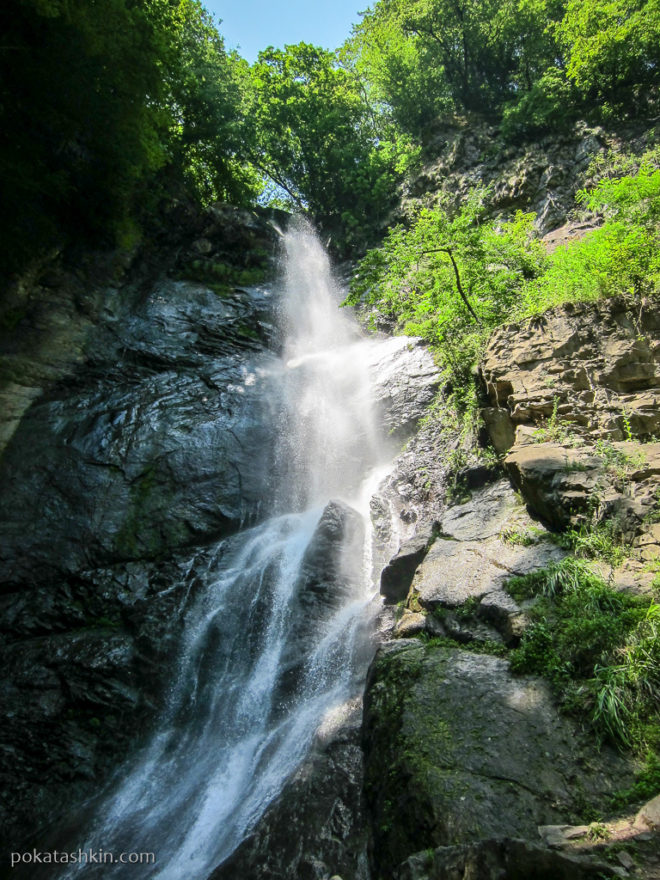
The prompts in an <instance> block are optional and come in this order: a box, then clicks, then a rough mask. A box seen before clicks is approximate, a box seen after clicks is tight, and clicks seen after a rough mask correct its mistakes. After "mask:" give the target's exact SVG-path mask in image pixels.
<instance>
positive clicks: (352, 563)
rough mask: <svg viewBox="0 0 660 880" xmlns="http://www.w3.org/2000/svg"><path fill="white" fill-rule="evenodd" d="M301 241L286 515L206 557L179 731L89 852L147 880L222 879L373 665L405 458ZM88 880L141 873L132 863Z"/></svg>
mask: <svg viewBox="0 0 660 880" xmlns="http://www.w3.org/2000/svg"><path fill="white" fill-rule="evenodd" d="M284 244H285V249H286V280H285V285H284V293H283V298H282V306H281V324H282V328H283V344H282V358H281V361H280V363H279V365H278V366H277V368H275V369H273V370H270V371H268V373H267V374H265V373H264V374H262V375H261V377H260V380H259V381H261V382H262V383H263V394H264V396H266V397H267V401H268V404H269V408H270V411H271V414H272V418H274V419H277V420H278V424H279V426H280V442H279V448H278V450H277V460H278V466H277V468H276V473H275V475H274V477H273V479H272V485H271V486H270V487H269V491H271V492H272V495H273V497H272V499H271V505H272V507H273V510H274V515H273V517H272V518H270V519H268V520H267V521H265V522H264V523H262V524H261V525H259V526H257V527H255V528H251V529H249V530H246V531H244V532H242V533H240V534H239V535H237V536H234V537H233V538H231V539H228V540H225V541H223V542H221V543H220V544H218V545H217V547H215V548H214V549H213V550H212V551H211V552H208V553H206V557H205V558H206V577H205V586H204V589H203V591H201V594H200V596H199V598H198V599H197V600H196V602H195V603H194V604H193V606H192V608H191V610H190V612H189V614H188V616H187V619H186V621H185V626H184V628H183V633H182V648H181V654H180V657H179V658H178V669H179V673H178V678H177V680H176V683H175V685H174V687H173V690H172V693H171V696H170V700H169V708H168V711H167V713H166V716H165V718H164V719H163V721H162V725H161V729H160V731H159V732H158V733H157V735H156V736H155V737H154V738H153V741H152V742H151V744H150V746H149V747H148V748H147V749H146V750H145V751H144V753H143V754H141V755H140V756H139V758H138V759H137V761H136V762H134V764H133V765H132V766H130V767H129V768H128V769H127V772H126V775H125V778H124V781H123V782H122V783H121V785H119V787H118V789H117V790H116V791H115V792H114V793H113V794H112V795H111V796H110V798H109V799H108V800H106V802H105V803H104V805H103V807H102V809H100V810H99V812H98V815H97V817H96V819H95V823H94V827H93V829H92V831H91V833H90V835H89V837H88V840H87V846H91V847H93V848H97V849H98V848H99V847H102V848H103V849H104V850H105V851H115V852H120V851H124V852H154V853H156V856H157V861H156V864H155V865H152V866H145V865H141V866H140V876H141V877H143V878H153V880H182V878H186V880H204V878H206V877H207V876H208V875H209V873H210V872H211V871H212V870H213V868H214V867H216V866H217V865H218V864H220V863H221V862H222V861H223V860H224V859H225V858H226V857H227V856H228V855H229V854H230V853H231V852H232V851H233V849H235V847H236V846H237V845H238V844H239V843H240V841H241V840H242V839H243V837H244V836H245V834H246V833H247V832H248V831H249V830H250V828H251V827H252V826H253V825H254V823H255V822H256V820H257V819H258V818H259V817H260V815H261V814H262V813H263V811H264V809H265V808H266V806H267V805H268V804H269V803H270V802H271V801H272V800H273V798H274V797H275V796H276V795H277V794H278V793H279V791H280V790H281V789H282V786H283V784H284V782H285V781H286V779H287V778H288V777H289V776H290V775H291V773H292V772H293V770H294V769H295V768H296V766H297V765H298V764H299V763H300V761H301V760H302V758H303V757H304V755H305V753H306V751H307V750H308V748H309V745H310V743H311V741H312V738H313V735H314V732H315V730H316V729H317V728H318V726H319V724H320V723H321V722H322V720H323V718H324V716H326V715H327V714H328V713H330V712H332V711H333V710H334V709H336V707H338V706H341V705H342V704H344V703H345V702H346V701H347V700H348V699H350V698H351V697H352V696H354V695H355V694H356V693H357V691H358V689H359V686H360V682H361V680H362V678H363V676H364V672H365V669H366V663H367V662H368V649H365V646H366V645H368V622H369V616H368V614H367V611H366V609H367V605H368V602H369V599H370V596H371V595H372V593H373V587H372V584H371V583H370V577H369V575H368V574H367V572H369V571H370V564H369V562H370V560H369V548H370V538H369V536H368V534H367V535H366V537H365V530H364V523H365V522H366V521H367V520H368V517H367V516H366V514H367V511H368V501H369V497H370V490H372V489H374V488H375V484H376V483H377V482H378V476H379V473H382V469H383V467H382V466H383V462H384V461H385V460H386V458H387V450H386V449H385V446H384V444H383V443H382V442H381V441H380V439H379V435H378V430H377V428H376V423H375V419H374V415H373V408H372V406H371V402H370V401H371V395H370V384H369V370H368V357H369V351H370V346H372V345H373V343H369V342H366V341H364V340H361V339H360V338H359V336H358V334H357V332H356V330H355V329H354V327H353V325H352V324H351V322H350V319H349V318H348V317H347V316H346V315H345V314H343V313H342V312H341V311H340V310H339V309H338V299H339V296H340V291H339V290H338V289H337V288H336V287H335V285H334V283H333V281H332V277H331V273H330V269H329V264H328V260H327V257H326V255H325V253H324V251H323V249H322V248H321V246H320V244H319V243H318V241H317V240H316V238H315V237H314V235H313V234H312V233H311V232H310V230H309V229H307V228H305V227H303V226H299V227H297V228H295V229H293V230H292V231H290V232H289V233H287V234H286V236H285V239H284ZM379 469H380V470H379ZM356 510H357V511H359V512H356ZM79 868H80V866H79ZM81 871H84V872H85V876H102V877H104V878H105V877H112V878H114V877H121V878H123V877H129V876H130V877H134V876H135V867H134V866H131V865H128V866H127V865H120V864H116V865H108V864H104V865H103V866H102V868H101V869H100V872H99V874H98V875H95V874H94V873H92V872H93V868H90V866H89V865H84V866H82V867H81ZM62 876H63V877H67V878H68V877H74V876H78V871H77V870H76V869H72V868H69V869H68V871H67V872H65V873H64V874H63V875H62Z"/></svg>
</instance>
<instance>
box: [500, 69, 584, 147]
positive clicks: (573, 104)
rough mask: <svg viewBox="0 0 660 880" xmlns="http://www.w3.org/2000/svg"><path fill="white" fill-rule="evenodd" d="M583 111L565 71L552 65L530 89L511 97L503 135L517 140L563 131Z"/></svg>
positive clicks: (504, 117)
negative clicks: (548, 132) (512, 98)
mask: <svg viewBox="0 0 660 880" xmlns="http://www.w3.org/2000/svg"><path fill="white" fill-rule="evenodd" d="M578 113H579V106H578V105H577V101H576V99H575V89H574V87H573V86H572V84H571V82H570V81H569V80H568V79H567V77H566V74H565V72H564V71H563V70H562V69H560V68H556V67H550V68H548V70H546V71H545V73H544V74H543V75H542V76H541V77H540V79H538V80H536V82H534V83H533V84H532V85H531V87H530V88H529V90H528V91H526V92H524V93H523V94H522V95H520V96H519V97H517V98H516V99H515V100H513V101H510V102H509V103H508V104H507V105H506V107H505V108H504V110H503V112H502V129H501V131H502V136H503V137H504V138H505V139H506V140H515V139H516V138H520V137H522V136H525V137H527V136H530V135H535V134H543V133H545V132H547V131H550V130H553V131H557V130H559V131H561V130H562V129H566V128H568V127H569V126H570V125H571V123H573V122H574V120H575V118H576V117H577V115H578Z"/></svg>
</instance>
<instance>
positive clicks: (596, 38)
mask: <svg viewBox="0 0 660 880" xmlns="http://www.w3.org/2000/svg"><path fill="white" fill-rule="evenodd" d="M558 35H559V39H560V43H561V45H562V47H563V48H564V51H565V53H566V57H567V62H568V63H567V68H566V69H567V74H568V76H569V78H570V79H571V80H572V81H573V82H574V83H575V85H576V86H577V88H578V89H579V90H580V92H581V93H582V94H583V95H584V96H585V98H587V99H588V100H589V101H590V102H593V103H594V104H596V103H597V102H598V103H600V105H601V110H602V111H604V112H605V114H606V115H607V114H608V113H613V112H620V111H621V110H624V111H625V112H630V111H631V109H635V110H647V109H648V104H649V100H650V99H651V97H652V93H651V92H650V91H649V89H650V88H651V87H653V86H657V84H658V78H659V76H660V3H658V0H568V3H567V5H566V13H565V15H564V18H563V20H562V22H561V24H560V26H559V28H558Z"/></svg>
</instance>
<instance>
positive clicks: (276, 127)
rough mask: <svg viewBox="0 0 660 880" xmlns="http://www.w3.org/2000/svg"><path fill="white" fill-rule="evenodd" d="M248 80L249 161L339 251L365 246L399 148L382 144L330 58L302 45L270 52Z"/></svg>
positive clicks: (386, 203)
mask: <svg viewBox="0 0 660 880" xmlns="http://www.w3.org/2000/svg"><path fill="white" fill-rule="evenodd" d="M252 75H253V79H252V83H253V89H254V104H253V106H252V107H251V109H250V116H251V118H252V124H253V136H254V140H255V143H256V149H255V152H254V154H253V160H254V164H255V165H256V166H257V167H258V168H259V169H260V170H261V171H262V172H263V173H264V174H265V175H266V176H267V177H269V178H270V179H271V180H273V181H274V182H275V183H276V184H277V185H278V186H279V187H280V188H281V190H283V191H284V192H286V193H287V194H288V197H289V199H290V201H291V203H292V204H293V205H294V206H295V207H296V208H297V209H299V210H308V211H309V212H310V213H311V214H312V216H313V218H314V219H315V221H316V222H317V223H318V224H319V225H320V226H321V228H322V229H323V230H325V231H326V232H329V233H331V234H332V235H333V236H334V238H335V244H336V245H338V246H339V247H340V249H341V248H342V247H345V246H346V245H347V244H348V243H349V241H350V242H351V243H352V244H354V245H357V246H360V245H361V244H364V242H366V241H368V239H369V237H370V235H372V234H373V231H374V229H375V228H377V227H378V224H379V222H380V221H381V220H382V219H383V218H385V217H386V215H387V212H388V210H389V209H390V208H391V206H392V203H393V200H394V197H395V183H396V179H397V175H398V171H397V169H398V168H401V165H402V162H403V163H404V164H405V158H406V150H405V145H404V146H403V147H402V146H401V144H400V143H398V142H393V141H388V140H387V132H386V131H384V130H383V128H382V127H379V119H378V117H377V115H376V111H375V109H374V108H373V107H372V106H370V105H369V103H368V101H367V100H366V96H365V93H364V91H363V90H362V89H361V87H360V83H359V81H358V80H357V78H356V76H355V75H354V74H353V73H352V72H351V71H350V70H348V69H346V68H345V67H342V66H341V65H340V64H339V62H338V60H337V58H336V56H335V55H334V53H331V52H328V51H326V50H324V49H320V48H318V47H315V46H311V45H309V44H307V43H300V44H298V45H297V46H287V47H286V48H285V49H284V50H278V49H268V50H266V51H265V52H262V53H261V54H260V55H259V60H258V61H257V63H256V64H255V65H254V67H253V69H252Z"/></svg>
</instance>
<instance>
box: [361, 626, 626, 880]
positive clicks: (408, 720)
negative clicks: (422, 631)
mask: <svg viewBox="0 0 660 880" xmlns="http://www.w3.org/2000/svg"><path fill="white" fill-rule="evenodd" d="M363 742H364V748H365V760H366V764H365V791H366V796H367V803H368V806H369V810H370V815H371V823H372V832H373V841H372V848H371V858H372V862H373V865H374V868H375V872H376V875H377V876H391V875H392V874H393V872H394V871H395V870H396V868H397V867H398V866H399V865H400V864H401V863H402V862H403V861H404V860H405V859H407V858H408V857H409V856H410V854H411V853H416V852H419V851H420V850H428V849H429V848H431V849H435V848H437V847H449V846H457V845H462V844H468V843H469V844H475V843H477V842H479V841H485V840H488V839H491V838H501V837H516V838H526V839H530V840H532V839H535V838H536V837H537V830H536V829H537V826H538V825H548V824H560V823H561V822H565V821H566V820H567V819H568V820H569V821H570V820H571V819H572V817H573V816H574V815H575V814H576V813H577V811H578V810H582V809H583V808H584V801H585V799H586V801H587V802H591V803H592V804H594V805H597V804H598V803H603V802H604V799H605V797H606V796H607V795H608V793H611V786H612V782H611V781H610V780H611V779H612V777H613V776H615V775H616V776H617V777H618V780H621V779H622V778H627V777H626V767H627V765H626V762H625V761H624V760H623V759H622V758H621V757H619V756H618V755H616V754H615V753H613V752H611V751H609V750H607V749H604V750H603V751H602V752H601V753H598V752H596V751H595V750H594V748H593V743H592V742H591V740H589V739H588V738H587V737H586V736H585V735H584V734H583V733H582V732H581V730H580V728H579V725H576V724H575V723H574V722H572V721H571V720H569V719H567V718H564V717H561V716H559V715H558V713H557V710H556V707H555V704H554V700H553V699H552V697H551V695H550V692H549V690H548V687H547V685H546V684H545V683H544V682H542V681H541V680H539V679H536V678H531V677H514V676H512V675H511V674H510V672H509V668H508V663H507V662H506V661H505V660H502V659H499V658H496V657H492V656H488V655H484V654H475V653H467V652H463V651H460V650H458V649H451V648H445V647H434V646H433V645H432V644H431V645H429V646H424V645H420V643H419V642H418V641H417V640H403V639H402V640H399V641H396V642H392V643H389V644H386V645H383V646H381V648H380V649H379V650H378V653H377V655H376V658H375V660H374V663H373V665H372V668H371V670H370V673H369V679H368V684H367V692H366V699H365V721H364V733H363ZM532 849H534V848H533V847H532ZM402 876H414V875H409V874H404V875H402ZM420 876H424V875H420ZM430 876H431V877H435V876H439V877H442V876H448V877H449V876H463V875H461V874H458V875H452V874H447V875H443V874H442V873H438V874H437V875H436V874H430ZM478 876H480V877H481V876H482V875H481V874H479V875H478ZM484 876H490V875H488V874H486V875H484ZM494 876H498V875H494ZM507 876H514V875H508V874H507ZM521 876H526V875H524V874H523V875H521ZM535 876H536V875H535ZM548 876H550V875H549V874H548ZM555 876H557V875H555ZM559 876H561V875H559ZM569 876H570V875H569Z"/></svg>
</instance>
